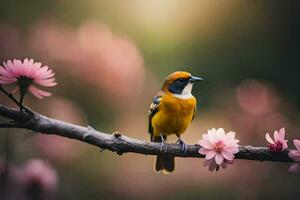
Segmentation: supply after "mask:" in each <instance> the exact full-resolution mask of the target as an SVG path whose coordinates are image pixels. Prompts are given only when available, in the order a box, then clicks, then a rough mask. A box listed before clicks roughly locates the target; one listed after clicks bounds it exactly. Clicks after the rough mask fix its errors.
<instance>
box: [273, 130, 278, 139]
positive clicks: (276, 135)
mask: <svg viewBox="0 0 300 200" xmlns="http://www.w3.org/2000/svg"><path fill="white" fill-rule="evenodd" d="M274 140H275V141H278V140H279V133H278V131H275V132H274Z"/></svg>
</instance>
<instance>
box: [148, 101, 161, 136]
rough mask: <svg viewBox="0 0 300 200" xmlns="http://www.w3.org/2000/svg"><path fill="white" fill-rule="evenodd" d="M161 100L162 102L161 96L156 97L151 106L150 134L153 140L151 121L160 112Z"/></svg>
mask: <svg viewBox="0 0 300 200" xmlns="http://www.w3.org/2000/svg"><path fill="white" fill-rule="evenodd" d="M160 100H161V96H155V97H154V99H153V101H152V103H151V105H150V110H149V124H148V132H149V133H150V134H151V138H152V134H153V126H152V123H151V120H152V117H153V116H154V114H155V113H156V112H157V111H158V105H159V102H160Z"/></svg>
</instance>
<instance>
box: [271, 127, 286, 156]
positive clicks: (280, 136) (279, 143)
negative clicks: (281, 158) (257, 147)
mask: <svg viewBox="0 0 300 200" xmlns="http://www.w3.org/2000/svg"><path fill="white" fill-rule="evenodd" d="M284 137H285V129H284V128H282V129H280V130H279V132H278V131H275V132H274V140H275V141H274V140H273V139H272V138H271V137H270V135H269V133H267V134H266V140H267V141H268V142H269V143H270V144H269V145H268V147H269V149H270V151H272V152H280V151H284V150H285V149H287V148H288V145H287V141H288V140H285V139H284Z"/></svg>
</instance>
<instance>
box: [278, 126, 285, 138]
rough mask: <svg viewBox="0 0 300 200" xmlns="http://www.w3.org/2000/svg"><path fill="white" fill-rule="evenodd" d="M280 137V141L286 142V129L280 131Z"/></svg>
mask: <svg viewBox="0 0 300 200" xmlns="http://www.w3.org/2000/svg"><path fill="white" fill-rule="evenodd" d="M278 136H279V139H280V141H283V140H284V137H285V129H284V128H281V129H280V130H279V134H278Z"/></svg>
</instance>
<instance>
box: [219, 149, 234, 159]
mask: <svg viewBox="0 0 300 200" xmlns="http://www.w3.org/2000/svg"><path fill="white" fill-rule="evenodd" d="M221 154H222V156H223V157H224V158H225V159H226V160H233V158H234V155H233V154H232V153H231V152H229V151H224V150H223V151H222V152H221Z"/></svg>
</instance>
